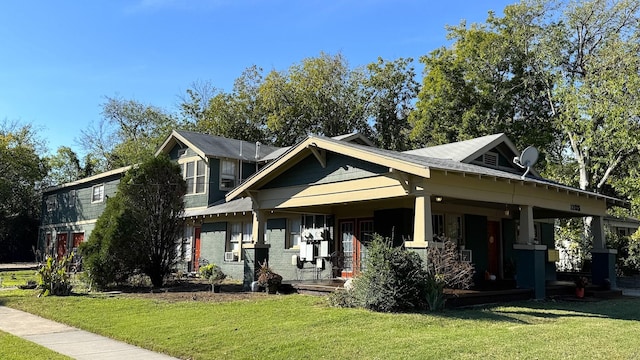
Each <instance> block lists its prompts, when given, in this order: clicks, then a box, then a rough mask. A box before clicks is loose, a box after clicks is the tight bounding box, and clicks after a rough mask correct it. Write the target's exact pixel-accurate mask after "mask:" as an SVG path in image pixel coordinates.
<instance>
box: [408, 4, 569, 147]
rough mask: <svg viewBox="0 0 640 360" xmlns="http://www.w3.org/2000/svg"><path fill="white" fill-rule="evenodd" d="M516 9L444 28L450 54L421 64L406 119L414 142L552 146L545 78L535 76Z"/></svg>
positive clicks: (442, 51)
mask: <svg viewBox="0 0 640 360" xmlns="http://www.w3.org/2000/svg"><path fill="white" fill-rule="evenodd" d="M521 9H527V11H533V9H530V8H529V7H526V6H525V7H523V6H522V5H514V6H511V7H507V8H506V9H505V14H506V15H505V17H504V18H499V17H496V16H495V15H494V14H493V13H489V17H488V19H487V22H486V23H485V24H473V25H471V26H467V24H466V23H465V22H462V23H461V24H460V25H458V26H451V27H449V28H448V38H449V39H450V40H452V41H453V44H452V45H450V46H449V47H442V48H439V49H436V50H435V51H433V52H431V53H430V54H429V55H426V56H423V57H422V58H420V61H421V62H422V63H423V64H424V66H425V68H424V73H425V76H424V79H423V86H422V89H421V91H420V93H419V95H418V102H417V104H416V107H417V110H416V111H415V112H414V113H413V114H412V115H411V119H410V121H411V124H412V125H413V132H412V138H413V139H414V141H416V142H418V143H420V144H421V145H437V144H442V143H449V142H454V141H460V140H467V139H471V138H474V137H479V136H484V135H488V134H493V133H500V132H504V133H507V135H508V136H509V137H510V138H511V139H513V140H514V141H515V142H516V144H517V145H518V146H519V147H521V148H524V146H526V145H535V146H538V147H539V148H541V149H549V147H550V146H551V145H553V144H557V142H556V141H555V140H556V139H555V137H554V136H555V133H554V129H553V127H552V125H553V124H552V114H551V106H550V102H549V99H548V97H547V92H546V90H547V84H548V81H549V78H548V76H549V75H547V74H543V73H539V72H536V71H535V66H534V65H535V64H533V63H532V62H533V61H534V60H535V59H534V58H533V57H532V56H531V54H530V52H531V51H532V50H533V49H531V47H532V39H531V38H530V36H531V35H530V34H531V31H532V28H535V26H533V25H531V24H529V23H528V21H529V20H530V18H531V15H530V14H526V13H525V14H522V13H521Z"/></svg>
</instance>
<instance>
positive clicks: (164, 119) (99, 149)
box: [80, 97, 181, 170]
mask: <svg viewBox="0 0 640 360" xmlns="http://www.w3.org/2000/svg"><path fill="white" fill-rule="evenodd" d="M102 116H103V118H102V120H101V121H100V122H98V123H97V124H92V125H90V126H89V127H88V128H87V129H85V130H83V131H82V141H81V142H80V145H81V146H82V147H83V148H84V150H85V151H86V152H87V153H89V154H92V156H93V157H94V158H96V159H104V163H103V164H100V170H111V169H115V168H118V167H122V166H128V165H133V164H136V163H139V162H142V161H144V160H145V159H147V158H148V157H151V156H153V154H154V153H155V151H156V150H157V148H158V146H160V144H162V141H164V139H165V138H166V137H167V136H168V135H169V134H170V133H171V130H173V129H175V128H179V127H180V126H181V124H180V122H179V121H178V120H177V119H176V117H175V116H173V115H172V114H169V113H167V112H165V111H164V110H162V109H160V108H158V107H155V106H152V105H145V104H142V103H140V102H138V101H135V100H125V99H121V98H115V97H107V98H106V102H105V103H104V104H102Z"/></svg>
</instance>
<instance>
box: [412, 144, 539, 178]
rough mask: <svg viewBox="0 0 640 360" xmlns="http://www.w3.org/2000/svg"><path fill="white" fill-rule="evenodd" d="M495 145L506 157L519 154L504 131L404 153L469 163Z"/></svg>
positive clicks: (533, 171)
mask: <svg viewBox="0 0 640 360" xmlns="http://www.w3.org/2000/svg"><path fill="white" fill-rule="evenodd" d="M497 147H498V148H501V149H502V150H503V152H504V156H505V157H507V158H508V159H512V158H513V157H515V156H518V155H519V154H520V152H519V151H518V149H517V148H516V146H515V145H514V144H513V142H511V140H510V139H509V138H508V137H507V135H506V134H504V133H499V134H493V135H487V136H481V137H479V138H475V139H470V140H464V141H458V142H454V143H449V144H443V145H436V146H430V147H426V148H422V149H416V150H409V151H405V152H404V153H405V154H411V155H418V156H426V157H431V158H438V159H449V160H453V161H457V162H461V163H466V164H470V163H471V162H473V161H474V160H476V159H477V158H478V157H480V156H482V155H483V154H485V153H487V152H488V151H490V150H492V149H494V148H497ZM514 169H517V167H514ZM522 172H524V170H523V171H522ZM531 172H532V174H533V175H535V176H536V177H540V175H539V174H538V172H537V171H535V170H534V169H531Z"/></svg>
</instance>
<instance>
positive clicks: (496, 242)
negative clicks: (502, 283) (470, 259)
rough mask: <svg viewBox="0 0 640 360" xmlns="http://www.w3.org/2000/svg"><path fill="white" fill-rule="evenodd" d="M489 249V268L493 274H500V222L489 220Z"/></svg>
mask: <svg viewBox="0 0 640 360" xmlns="http://www.w3.org/2000/svg"><path fill="white" fill-rule="evenodd" d="M487 250H488V254H489V258H488V268H487V270H488V271H489V272H490V273H491V274H492V275H496V276H497V275H498V272H499V269H500V266H499V264H500V223H499V222H497V221H489V222H487Z"/></svg>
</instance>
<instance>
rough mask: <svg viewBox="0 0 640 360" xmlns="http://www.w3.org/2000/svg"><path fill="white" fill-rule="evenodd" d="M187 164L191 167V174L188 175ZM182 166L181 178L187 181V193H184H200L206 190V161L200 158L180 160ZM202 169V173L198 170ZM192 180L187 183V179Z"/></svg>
mask: <svg viewBox="0 0 640 360" xmlns="http://www.w3.org/2000/svg"><path fill="white" fill-rule="evenodd" d="M189 166H192V167H193V174H192V175H190V176H189V175H188V174H187V170H188V168H189ZM180 167H181V168H182V178H183V179H184V181H185V182H186V183H187V193H186V194H185V195H187V196H188V195H201V194H204V193H206V192H207V163H206V162H205V161H204V160H202V159H201V158H195V159H194V158H192V159H189V160H187V161H184V162H180ZM200 169H201V170H202V174H200V173H198V170H200ZM190 180H191V181H192V183H191V184H189V181H190ZM199 185H201V188H200V189H199V188H198V187H199Z"/></svg>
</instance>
